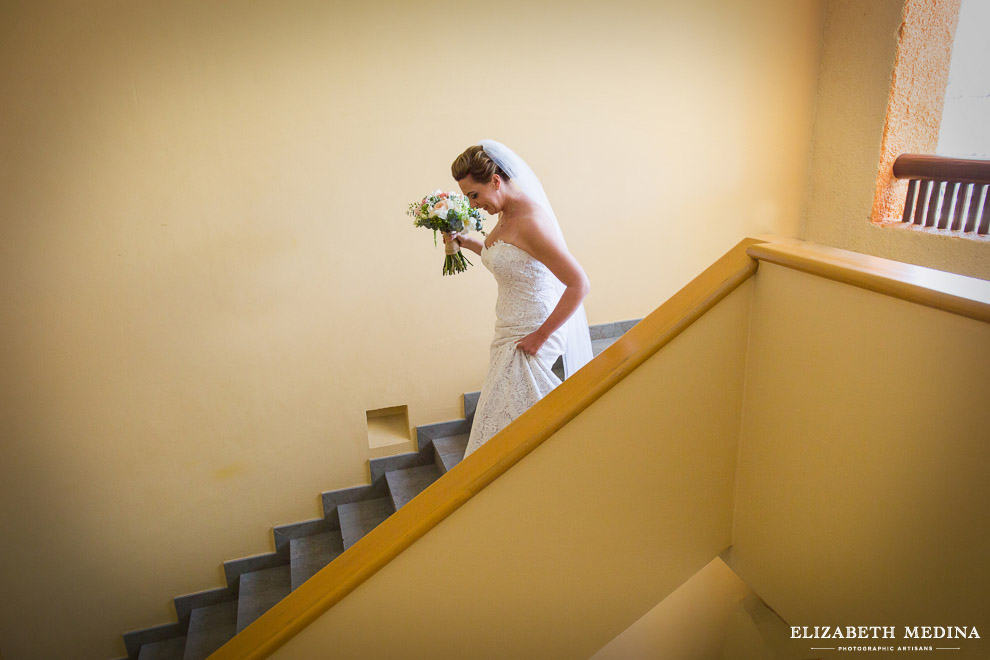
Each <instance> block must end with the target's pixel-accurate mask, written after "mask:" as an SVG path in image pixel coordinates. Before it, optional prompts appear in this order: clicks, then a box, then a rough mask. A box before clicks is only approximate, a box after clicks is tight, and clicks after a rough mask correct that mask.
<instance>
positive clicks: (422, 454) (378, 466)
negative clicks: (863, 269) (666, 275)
mask: <svg viewBox="0 0 990 660" xmlns="http://www.w3.org/2000/svg"><path fill="white" fill-rule="evenodd" d="M636 323H637V321H636V320H633V321H620V322H616V323H606V324H600V325H594V326H591V327H590V331H591V339H592V352H593V354H594V355H598V354H599V353H600V352H601V351H603V350H604V349H605V348H607V347H608V346H609V345H611V344H612V343H613V342H615V340H616V339H618V338H619V337H620V336H621V335H622V334H623V333H625V332H626V331H627V330H628V329H629V328H631V327H632V326H633V325H635V324H636ZM554 371H555V372H556V373H557V375H558V377H562V365H561V363H560V361H559V360H558V363H557V365H555V367H554ZM479 394H480V393H479V392H473V393H470V394H465V395H464V419H459V420H453V421H448V422H440V423H436V424H428V425H425V426H419V427H417V429H416V437H417V441H418V446H419V451H417V452H412V453H408V454H400V455H397V456H388V457H385V458H377V459H372V460H371V461H370V464H371V485H369V486H358V487H355V488H346V489H343V490H335V491H331V492H327V493H323V511H324V516H323V517H322V518H318V519H315V520H307V521H303V522H299V523H293V524H289V525H283V526H279V527H275V528H273V529H272V534H273V536H274V539H275V552H273V553H269V554H264V555H257V556H254V557H246V558H244V559H236V560H232V561H228V562H224V574H225V576H226V580H227V587H225V588H221V589H213V590H210V591H203V592H199V593H194V594H189V595H185V596H179V597H178V598H175V600H174V603H175V611H176V616H177V618H178V622H176V623H171V624H166V625H162V626H156V627H153V628H146V629H143V630H136V631H133V632H129V633H126V634H125V635H124V644H125V647H126V649H127V656H126V660H204V659H205V658H207V657H208V656H209V655H210V654H211V653H213V652H214V651H216V650H217V649H218V648H220V647H221V646H223V645H224V644H225V643H226V642H227V641H228V640H230V639H231V638H232V637H234V635H236V634H237V633H239V632H240V631H242V630H243V629H244V628H246V627H247V626H248V625H250V624H251V623H252V622H254V621H255V619H257V618H258V617H260V616H261V615H262V614H264V613H265V612H266V611H268V610H269V609H270V608H271V607H272V606H274V605H275V604H276V603H277V602H279V601H280V600H282V598H284V597H285V596H287V595H288V594H289V593H290V592H291V591H292V590H294V589H296V588H297V587H298V586H299V585H301V584H302V583H303V582H305V581H306V580H308V579H309V578H310V577H312V576H313V575H314V574H315V573H316V572H317V571H319V570H320V569H321V568H323V567H324V566H326V565H327V564H329V563H330V562H331V561H333V560H334V559H336V558H337V557H339V556H340V555H341V554H343V553H344V551H346V550H347V549H348V548H349V547H351V546H352V545H353V544H354V543H356V542H357V541H358V540H359V539H360V538H361V537H362V536H364V535H365V534H367V533H368V532H369V531H371V530H372V529H374V528H375V527H376V526H377V525H378V524H379V523H381V522H382V521H383V520H385V519H386V518H388V517H389V516H390V515H391V514H392V513H394V512H395V511H397V510H398V509H399V508H401V507H402V506H403V505H405V504H406V503H407V502H409V501H410V500H411V499H412V498H414V497H415V496H416V495H417V494H419V493H420V492H421V491H423V490H424V489H425V488H426V487H427V486H429V485H430V484H432V483H433V482H434V481H436V480H437V479H439V478H440V477H441V476H443V475H444V474H445V473H446V472H448V471H450V470H451V469H452V468H453V467H454V466H455V465H457V464H458V463H459V462H460V461H461V459H462V458H463V457H464V450H465V448H466V447H467V442H468V436H469V434H470V432H471V422H472V421H473V419H474V412H475V409H476V407H477V405H478V397H479ZM121 660H124V659H121Z"/></svg>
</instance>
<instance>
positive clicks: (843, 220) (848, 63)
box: [801, 0, 990, 279]
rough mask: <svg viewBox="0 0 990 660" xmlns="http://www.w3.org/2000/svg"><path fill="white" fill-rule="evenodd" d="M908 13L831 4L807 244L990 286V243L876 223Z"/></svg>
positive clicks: (892, 4)
mask: <svg viewBox="0 0 990 660" xmlns="http://www.w3.org/2000/svg"><path fill="white" fill-rule="evenodd" d="M903 6H904V0H877V1H875V2H860V1H858V0H829V2H828V3H827V4H826V9H825V29H824V37H823V47H822V59H821V81H820V84H819V92H818V102H817V109H816V119H815V135H814V144H813V152H812V169H811V183H810V188H809V193H808V208H807V211H806V214H805V223H804V227H803V229H802V233H801V237H802V238H805V239H807V240H809V241H813V242H815V243H820V244H822V245H831V246H833V247H839V248H843V249H846V250H852V251H854V252H861V253H864V254H871V255H874V256H878V257H884V258H886V259H894V260H896V261H903V262H906V263H912V264H917V265H919V266H927V267H929V268H937V269H939V270H946V271H950V272H954V273H961V274H964V275H970V276H973V277H980V278H983V279H990V241H987V240H983V239H979V240H976V239H971V238H959V237H953V236H939V235H934V234H930V233H924V232H918V231H913V230H910V229H907V228H904V227H889V226H888V227H883V226H879V225H875V224H872V223H871V222H870V214H871V210H872V208H873V201H874V196H875V192H876V181H877V171H878V167H879V163H880V156H881V139H882V137H883V130H884V118H885V116H886V113H887V100H888V95H889V93H890V86H891V74H892V72H893V69H894V59H895V57H896V55H897V34H898V29H899V28H900V25H901V12H902V9H903ZM922 80H924V79H922ZM905 121H910V118H906V119H905ZM892 130H896V129H892ZM909 132H910V131H909ZM933 146H934V145H933Z"/></svg>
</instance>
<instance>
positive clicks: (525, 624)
mask: <svg viewBox="0 0 990 660" xmlns="http://www.w3.org/2000/svg"><path fill="white" fill-rule="evenodd" d="M752 293H753V288H752V281H747V282H744V283H743V284H742V285H741V286H740V287H739V288H737V289H736V290H735V291H733V292H732V293H731V294H729V296H727V297H726V298H725V299H724V300H722V301H721V302H719V303H718V304H717V305H716V306H715V307H714V308H713V309H712V310H710V311H709V312H708V313H706V314H705V315H704V316H703V317H702V318H700V319H699V320H698V321H697V322H695V323H694V324H692V325H691V326H690V327H689V328H687V329H686V330H685V331H684V332H683V333H681V334H680V335H678V336H677V337H676V338H675V339H674V340H673V341H672V342H671V343H670V344H668V345H666V346H665V347H664V348H663V349H662V350H661V351H660V352H658V353H656V354H655V355H654V356H652V357H651V358H649V359H648V360H647V361H646V362H644V363H643V364H642V365H641V366H640V367H638V368H637V369H636V370H635V371H633V372H631V373H630V374H629V375H628V376H627V377H626V378H625V379H623V380H622V381H621V382H619V383H618V384H616V385H615V386H614V387H613V388H611V389H610V390H608V391H607V392H606V393H605V394H604V395H602V397H601V398H600V399H598V400H597V401H595V402H594V403H593V404H592V405H591V406H589V407H588V408H587V409H586V410H584V411H582V412H581V413H580V414H579V415H578V416H577V417H575V418H574V419H573V420H571V421H570V422H569V423H568V424H567V425H565V426H564V427H563V428H561V429H560V430H559V431H558V432H556V433H555V434H553V436H551V437H550V438H548V439H547V440H546V441H544V442H543V443H542V444H541V445H540V446H538V447H537V448H536V449H534V450H533V451H532V453H530V454H529V455H527V456H526V457H525V458H524V459H523V460H522V461H520V462H519V463H518V464H516V465H514V466H513V467H512V469H511V470H509V471H508V472H506V473H505V474H503V475H502V476H501V477H499V478H498V479H497V480H496V481H494V482H493V483H491V484H490V485H489V486H487V487H486V488H485V489H484V490H482V491H480V492H479V493H478V494H476V495H475V496H474V497H472V498H471V499H470V500H468V501H467V502H465V504H464V505H463V506H461V507H460V508H459V509H457V510H456V511H455V512H454V513H453V514H451V515H450V516H449V517H448V518H446V519H445V520H444V521H443V522H442V523H441V524H440V525H438V526H436V527H434V528H433V529H431V530H430V531H429V532H427V533H426V534H425V535H424V536H423V537H422V538H420V539H419V540H417V541H416V542H415V543H413V544H412V545H411V546H410V547H409V548H407V549H406V550H404V551H403V552H402V553H400V554H399V555H398V556H396V557H395V558H394V559H392V560H391V561H390V562H388V563H387V564H386V565H385V566H383V567H382V568H381V569H380V570H379V571H378V572H376V573H375V574H374V575H372V576H371V577H370V578H369V579H368V580H367V581H365V582H364V583H362V584H361V585H360V586H358V587H357V588H356V589H355V590H354V591H353V592H351V593H350V594H348V595H347V596H346V597H345V598H344V599H343V600H341V601H340V602H339V603H337V604H335V605H334V606H333V607H332V608H331V609H329V610H328V611H327V612H325V613H324V614H323V615H322V616H320V617H319V618H318V619H316V620H315V621H313V623H311V624H310V625H309V626H307V627H306V628H304V629H303V630H302V631H300V632H299V633H298V634H297V635H296V636H294V637H293V638H292V639H290V640H289V641H288V642H287V643H286V644H285V645H284V646H283V647H281V648H280V649H278V650H277V651H276V652H275V653H274V654H273V655H272V656H271V658H272V660H311V659H312V658H319V657H321V654H322V651H323V650H324V649H327V648H332V649H333V650H334V653H335V654H336V655H338V656H339V657H342V658H362V659H367V660H372V659H379V658H380V659H385V658H396V657H411V658H433V659H436V660H448V659H449V660H460V659H462V658H478V659H481V658H486V659H490V660H501V659H503V658H512V659H513V660H523V659H525V658H532V659H534V660H555V659H558V658H560V659H563V658H588V657H591V656H592V655H593V654H594V653H595V652H596V651H597V650H598V649H600V648H601V647H602V646H604V645H605V644H606V643H607V642H608V641H609V640H611V639H613V638H614V637H615V636H616V635H617V634H619V633H620V632H621V631H622V630H625V629H626V628H627V627H628V626H629V625H630V624H632V623H633V622H635V621H636V620H637V619H639V618H640V617H641V616H642V615H644V614H645V613H646V612H647V611H649V610H650V609H651V608H652V607H653V606H654V605H656V604H657V603H658V602H660V601H661V600H663V599H664V598H665V597H666V596H667V595H668V594H670V593H671V592H673V591H674V590H675V589H676V588H677V587H679V586H680V585H681V584H683V583H684V582H685V581H686V580H688V579H689V578H690V577H691V576H692V575H694V574H696V573H697V572H698V571H699V570H701V569H702V568H703V567H704V566H705V565H706V564H708V563H709V562H710V561H711V560H712V559H713V558H715V556H716V555H717V554H718V553H719V552H721V551H722V550H724V549H725V548H726V547H727V546H728V545H729V542H730V538H729V532H730V530H731V527H732V521H731V512H732V505H733V499H732V497H733V495H732V493H733V490H734V484H735V471H736V456H737V453H738V432H739V419H740V412H741V405H742V400H743V377H744V374H745V360H746V344H747V329H748V327H749V323H750V319H749V313H750V309H751V305H752ZM529 412H530V413H532V414H539V412H538V411H537V410H536V409H533V410H531V411H529ZM528 414H529V413H528ZM493 442H495V440H493ZM476 457H477V454H474V455H472V456H469V457H468V458H467V459H465V460H464V462H463V463H462V464H461V465H460V466H458V468H455V469H459V468H468V469H469V466H468V464H469V463H470V462H471V461H472V459H474V458H476ZM424 617H426V618H425V619H424ZM369 622H373V623H369Z"/></svg>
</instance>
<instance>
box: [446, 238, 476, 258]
mask: <svg viewBox="0 0 990 660" xmlns="http://www.w3.org/2000/svg"><path fill="white" fill-rule="evenodd" d="M451 238H452V236H451V235H450V234H444V235H443V242H444V243H449V242H450V240H451ZM457 242H458V243H459V244H460V246H461V247H462V248H467V249H468V250H471V252H474V253H475V254H481V247H482V242H481V241H480V240H479V239H477V238H474V237H473V236H468V235H460V236H458V237H457Z"/></svg>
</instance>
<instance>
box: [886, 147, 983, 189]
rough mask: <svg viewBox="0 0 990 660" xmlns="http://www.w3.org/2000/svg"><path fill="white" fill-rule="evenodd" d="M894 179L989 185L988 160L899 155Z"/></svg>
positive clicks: (895, 162)
mask: <svg viewBox="0 0 990 660" xmlns="http://www.w3.org/2000/svg"><path fill="white" fill-rule="evenodd" d="M894 177H895V178H898V179H917V180H919V181H952V182H954V183H990V160H966V159H962V158H943V157H942V156H926V155H922V154H901V155H900V156H898V157H897V160H895V161H894Z"/></svg>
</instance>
